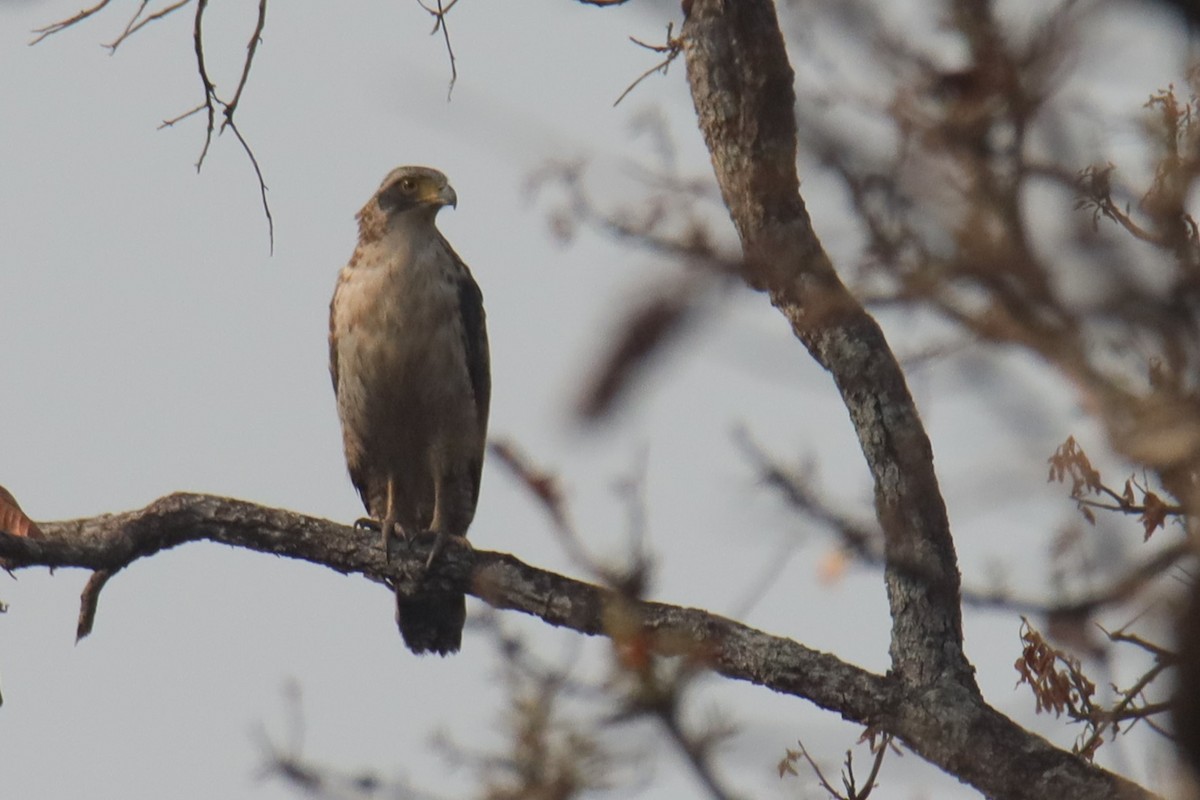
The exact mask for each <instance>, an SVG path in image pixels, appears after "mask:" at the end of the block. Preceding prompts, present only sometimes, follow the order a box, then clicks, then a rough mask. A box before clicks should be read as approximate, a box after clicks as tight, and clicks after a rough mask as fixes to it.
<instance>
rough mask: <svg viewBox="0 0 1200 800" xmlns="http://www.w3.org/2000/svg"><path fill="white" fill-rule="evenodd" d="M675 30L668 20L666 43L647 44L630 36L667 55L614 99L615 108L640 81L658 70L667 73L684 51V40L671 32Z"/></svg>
mask: <svg viewBox="0 0 1200 800" xmlns="http://www.w3.org/2000/svg"><path fill="white" fill-rule="evenodd" d="M673 30H674V23H672V22H668V23H667V40H666V43H665V44H647V43H646V42H643V41H642V40H640V39H635V38H634V37H632V36H630V37H629V40H630V41H631V42H633V43H634V44H636V45H637V46H639V47H644V48H646V49H647V50H653V51H654V52H655V53H666V55H667V57H666V58H664V59H663V60H662V61H660V62H659V63H658V64H655V65H654V66H653V67H651V68H650V69H648V70H646V71H645V72H643V73H642V74H641V75H639V76H638V77H637V78H636V79H635V80H634V81H633V83H631V84H629V85H628V86H626V87H625V91H623V92H621V96H620V97H618V98H617V99H616V100H614V101H613V107H614V108H615V107H616V106H618V105H620V104H621V101H622V100H624V99H625V97H626V95H628V94H629V93H630V92H632V91H633V90H634V89H635V88H637V85H638V84H639V83H641V82H642V81H644V80H646V78H649V77H650V76H651V75H653V74H654V73H656V72H661V73H662V74H663V75H666V74H667V69H668V68H669V67H670V66H671V62H672V61H674V60H675V59H676V58H677V57H678V56H679V54H680V53H682V52H683V40H682V39H680V38H679V37H677V36H672V35H671V34H672V31H673Z"/></svg>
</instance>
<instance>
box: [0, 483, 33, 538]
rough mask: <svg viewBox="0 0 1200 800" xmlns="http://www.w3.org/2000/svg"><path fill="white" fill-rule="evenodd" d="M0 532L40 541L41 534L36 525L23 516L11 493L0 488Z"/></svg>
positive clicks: (23, 513)
mask: <svg viewBox="0 0 1200 800" xmlns="http://www.w3.org/2000/svg"><path fill="white" fill-rule="evenodd" d="M0 531H3V532H4V533H7V534H9V535H10V536H25V537H28V538H30V539H41V538H42V532H41V530H39V529H38V526H37V523H36V522H34V521H33V520H31V519H30V518H29V517H27V516H26V515H25V512H24V511H22V510H21V506H19V505H17V499H16V498H15V497H13V496H12V493H11V492H9V491H8V490H7V489H5V488H4V487H3V486H0Z"/></svg>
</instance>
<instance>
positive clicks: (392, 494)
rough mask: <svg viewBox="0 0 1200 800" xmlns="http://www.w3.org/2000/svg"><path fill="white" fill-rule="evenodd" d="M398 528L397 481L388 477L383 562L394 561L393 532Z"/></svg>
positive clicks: (382, 522)
mask: <svg viewBox="0 0 1200 800" xmlns="http://www.w3.org/2000/svg"><path fill="white" fill-rule="evenodd" d="M395 528H396V479H395V477H393V476H392V475H388V479H387V502H386V503H385V504H384V511H383V520H382V521H381V525H380V529H381V530H382V531H383V560H384V562H385V563H386V562H388V561H391V560H392V548H391V541H392V532H393V531H394V530H395Z"/></svg>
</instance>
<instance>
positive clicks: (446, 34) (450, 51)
mask: <svg viewBox="0 0 1200 800" xmlns="http://www.w3.org/2000/svg"><path fill="white" fill-rule="evenodd" d="M417 4H418V5H420V6H421V8H423V9H425V11H427V12H428V13H429V14H431V15H432V16H433V30H431V31H430V32H429V34H430V36H432V35H434V34H436V33H437V32H438V31H439V30H440V31H441V32H442V39H443V41H445V42H446V55H448V56H449V57H450V85H449V86H448V87H446V102H447V103H448V102H450V96H451V95H452V94H454V84H455V82H457V81H458V66H457V63H456V61H457V60H456V59H455V57H454V48H453V47H452V46H451V45H450V28H449V26H447V24H446V15H447V14H449V13H450V9H452V8H454V6H455V5H457V4H458V0H450V2H449V3H446V4H445V5H444V6H443V4H442V0H437V8H430V7H429V6H427V5H425V3H423V2H422V0H417Z"/></svg>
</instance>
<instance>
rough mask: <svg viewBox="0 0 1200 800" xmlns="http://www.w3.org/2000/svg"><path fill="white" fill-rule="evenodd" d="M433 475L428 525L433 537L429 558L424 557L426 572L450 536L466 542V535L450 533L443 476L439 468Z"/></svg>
mask: <svg viewBox="0 0 1200 800" xmlns="http://www.w3.org/2000/svg"><path fill="white" fill-rule="evenodd" d="M434 475H435V478H434V483H433V521H432V522H431V523H430V525H429V530H430V531H431V532H432V533H434V534H435V536H434V539H433V547H431V548H430V549H429V558H427V559H425V571H426V572H428V571H429V569H430V567H432V566H433V562H434V559H436V558H437V557H438V555H439V554H440V553H441V552H442V550H443V549H444V548H445V547H446V542H448V541H449V540H450V537H454V538H455V539H458V540H460V541H461V542H462V543H463V544H466V543H467V537H465V536H460V535H458V534H456V533H450V531H449V530H448V529H449V528H450V527H451V525H452V524H453V523H451V522H449V521H448V520H447V519H446V517H447V515H446V514H445V513H444V510H445V508H446V501H447V498H446V492H445V488H446V481H445V476H444V475H443V474H442V472H441V471H440V470H435V472H434ZM469 521H470V520H468V522H469ZM465 528H466V526H465V525H464V526H463V527H462V528H460V530H462V529H465ZM467 546H468V547H469V546H470V545H467Z"/></svg>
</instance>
